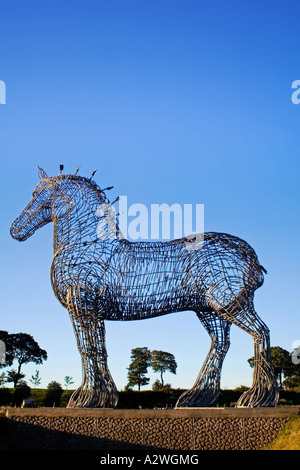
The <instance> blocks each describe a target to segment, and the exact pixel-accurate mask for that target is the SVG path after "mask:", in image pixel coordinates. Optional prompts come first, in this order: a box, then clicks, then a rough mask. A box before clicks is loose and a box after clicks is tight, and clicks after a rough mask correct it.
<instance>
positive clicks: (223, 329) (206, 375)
mask: <svg viewBox="0 0 300 470" xmlns="http://www.w3.org/2000/svg"><path fill="white" fill-rule="evenodd" d="M197 316H198V318H199V320H200V321H201V323H202V324H203V326H204V327H205V329H206V330H207V332H208V334H209V335H210V337H211V347H210V350H209V352H208V355H207V357H206V359H205V362H204V364H203V366H202V368H201V370H200V372H199V375H198V377H197V380H196V382H195V384H194V385H193V387H192V388H191V389H190V390H187V391H186V392H185V393H183V394H182V395H181V396H180V397H179V399H178V401H177V403H176V407H177V408H184V407H189V408H191V407H207V406H212V405H213V404H214V403H215V402H216V401H217V398H218V396H219V392H220V376H221V369H222V364H223V360H224V358H225V356H226V353H227V351H228V348H229V346H230V339H229V334H230V326H231V325H230V323H228V322H227V321H226V320H225V319H223V318H222V317H219V316H217V315H216V314H215V313H214V312H213V311H212V312H206V313H200V312H198V313H197Z"/></svg>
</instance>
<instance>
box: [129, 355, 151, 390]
mask: <svg viewBox="0 0 300 470" xmlns="http://www.w3.org/2000/svg"><path fill="white" fill-rule="evenodd" d="M131 359H132V361H131V363H130V365H129V367H128V384H127V386H128V387H131V386H132V387H134V386H135V385H137V386H138V389H139V392H140V390H141V386H143V385H147V384H148V383H149V381H150V379H149V377H145V374H147V369H148V367H149V366H150V363H151V352H150V351H149V349H148V348H145V347H144V348H135V349H132V350H131Z"/></svg>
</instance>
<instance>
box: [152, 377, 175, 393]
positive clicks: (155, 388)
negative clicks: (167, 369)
mask: <svg viewBox="0 0 300 470" xmlns="http://www.w3.org/2000/svg"><path fill="white" fill-rule="evenodd" d="M170 388H171V384H164V385H163V384H162V383H161V382H160V381H159V380H158V379H157V380H155V382H154V383H153V384H152V390H153V391H155V392H157V391H160V390H169V389H170Z"/></svg>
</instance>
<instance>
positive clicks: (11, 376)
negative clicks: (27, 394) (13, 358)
mask: <svg viewBox="0 0 300 470" xmlns="http://www.w3.org/2000/svg"><path fill="white" fill-rule="evenodd" d="M24 377H25V374H23V373H22V372H17V371H16V370H14V369H11V370H9V371H8V372H7V376H6V382H13V384H14V388H16V387H17V385H18V383H19V382H20V380H22V379H24Z"/></svg>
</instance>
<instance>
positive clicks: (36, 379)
mask: <svg viewBox="0 0 300 470" xmlns="http://www.w3.org/2000/svg"><path fill="white" fill-rule="evenodd" d="M29 380H30V382H31V383H32V384H33V385H35V386H36V387H37V386H38V385H41V380H42V379H41V378H40V373H39V371H38V370H36V371H35V375H32V376H31V379H29Z"/></svg>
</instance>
